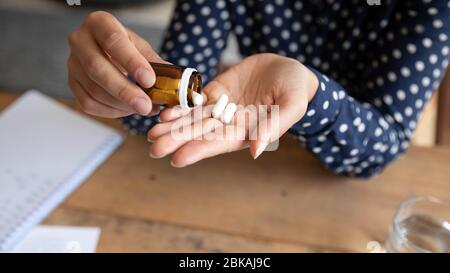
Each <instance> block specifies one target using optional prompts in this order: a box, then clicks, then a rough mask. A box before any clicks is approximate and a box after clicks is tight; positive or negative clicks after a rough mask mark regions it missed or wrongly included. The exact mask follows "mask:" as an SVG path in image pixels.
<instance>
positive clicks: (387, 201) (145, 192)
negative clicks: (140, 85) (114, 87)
mask: <svg viewBox="0 0 450 273" xmlns="http://www.w3.org/2000/svg"><path fill="white" fill-rule="evenodd" d="M15 98H16V96H15V95H12V94H11V93H6V92H0V109H3V108H4V107H6V106H7V105H8V104H9V103H11V102H12V101H13V100H14V99H15ZM68 104H69V105H74V103H71V102H68ZM98 120H101V121H102V122H105V123H107V124H109V125H111V126H113V127H116V128H118V129H119V130H122V131H123V129H122V127H121V125H120V124H119V122H117V121H115V120H103V119H98ZM148 147H149V144H148V143H147V141H146V138H145V137H143V136H132V135H129V136H128V137H127V139H126V141H125V143H124V144H123V145H122V146H121V147H120V148H119V149H118V150H117V151H116V152H115V153H114V154H113V155H112V156H111V157H110V158H109V159H108V160H107V161H106V162H105V163H104V164H103V165H102V166H101V167H100V168H98V169H97V171H95V173H94V174H93V175H92V176H91V177H90V178H89V179H88V180H87V181H86V182H85V183H84V184H83V185H82V186H81V187H80V188H79V189H78V190H76V191H75V192H74V193H73V194H72V195H71V196H70V197H69V198H67V199H66V200H65V202H64V203H63V204H62V205H61V206H59V207H58V208H57V209H56V210H55V211H54V212H53V213H52V214H51V215H50V216H49V217H48V218H47V219H46V220H45V224H54V225H75V226H98V227H100V228H101V237H100V241H99V245H98V249H97V250H98V251H101V252H108V251H138V252H141V251H146V252H147V251H150V252H153V251H156V252H166V251H194V252H196V251H201V252H205V251H208V252H209V251H212V252H216V251H218V252H229V251H242V252H247V251H257V252H259V251H269V252H272V251H275V252H323V251H324V252H328V251H357V252H366V251H368V250H367V248H366V246H367V243H368V242H369V241H378V242H380V243H383V242H384V241H385V239H386V238H387V234H388V230H389V225H390V223H391V219H392V217H393V214H394V211H395V209H396V208H397V206H398V205H399V203H400V202H401V201H402V200H403V199H404V198H406V197H408V196H410V195H413V194H417V195H434V196H437V197H441V198H444V199H447V200H448V199H450V149H448V148H419V147H412V148H410V149H409V151H408V152H407V154H406V156H405V157H402V158H401V159H399V160H397V162H395V163H394V164H392V165H391V166H390V167H389V168H388V169H386V171H385V172H384V173H383V174H382V175H380V176H378V177H376V178H373V179H371V180H356V179H349V178H342V177H336V176H333V175H332V174H330V173H328V172H327V171H325V170H324V169H323V167H322V166H321V165H320V163H319V162H318V160H316V159H315V158H314V157H313V156H312V155H311V154H309V153H308V152H306V151H304V150H303V149H302V148H301V146H300V145H298V144H297V143H296V142H295V141H294V140H292V139H290V138H287V137H284V138H283V139H282V141H281V144H280V148H279V150H278V151H276V152H266V153H264V154H263V155H262V156H261V157H260V158H259V159H258V160H256V161H254V160H253V159H252V158H251V157H250V155H249V153H248V151H242V152H237V153H232V154H227V155H222V156H219V157H216V158H212V159H208V160H204V161H202V162H200V163H198V164H195V165H194V166H190V167H187V168H184V169H175V168H173V167H171V166H170V164H169V159H168V158H164V159H159V160H155V159H151V158H149V157H148Z"/></svg>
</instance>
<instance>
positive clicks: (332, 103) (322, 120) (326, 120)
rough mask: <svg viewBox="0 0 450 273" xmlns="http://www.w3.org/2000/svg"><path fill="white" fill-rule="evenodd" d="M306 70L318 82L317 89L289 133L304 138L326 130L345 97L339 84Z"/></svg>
mask: <svg viewBox="0 0 450 273" xmlns="http://www.w3.org/2000/svg"><path fill="white" fill-rule="evenodd" d="M308 68H309V69H310V70H311V71H312V72H313V73H314V74H315V75H316V77H317V79H318V80H319V87H318V88H317V91H316V94H315V95H314V97H313V99H312V100H311V101H310V102H309V104H308V108H307V110H306V113H305V115H304V116H303V117H302V118H301V119H300V120H299V121H298V122H297V123H295V124H294V125H293V126H292V127H291V129H290V132H291V133H294V134H298V135H304V136H310V135H316V134H319V133H321V132H323V131H326V130H328V128H329V127H331V125H332V124H333V123H334V122H335V121H336V118H337V116H338V114H339V112H340V108H341V104H342V100H344V99H345V98H346V96H347V95H346V93H345V91H344V90H343V88H342V86H341V85H340V84H338V83H337V82H335V81H333V80H330V79H329V78H328V77H327V76H325V75H324V74H322V73H320V72H318V71H317V70H315V69H314V68H311V67H308Z"/></svg>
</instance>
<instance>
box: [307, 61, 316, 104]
mask: <svg viewBox="0 0 450 273" xmlns="http://www.w3.org/2000/svg"><path fill="white" fill-rule="evenodd" d="M304 67H305V70H306V76H305V78H306V83H307V84H306V85H305V86H306V87H307V88H306V89H307V90H306V92H307V95H308V102H311V101H312V99H313V98H314V96H315V95H316V93H317V90H318V89H319V79H318V78H317V76H316V74H315V73H314V72H312V71H311V70H310V69H309V68H308V67H306V66H304Z"/></svg>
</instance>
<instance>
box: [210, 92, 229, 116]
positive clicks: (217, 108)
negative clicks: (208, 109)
mask: <svg viewBox="0 0 450 273" xmlns="http://www.w3.org/2000/svg"><path fill="white" fill-rule="evenodd" d="M227 103H228V96H227V95H225V94H222V95H220V97H219V99H218V100H217V102H216V104H215V105H214V107H213V109H212V117H213V118H215V119H219V118H220V116H221V115H222V113H223V111H224V110H225V107H226V106H227Z"/></svg>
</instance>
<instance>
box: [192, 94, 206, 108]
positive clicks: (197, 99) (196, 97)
mask: <svg viewBox="0 0 450 273" xmlns="http://www.w3.org/2000/svg"><path fill="white" fill-rule="evenodd" d="M192 103H194V106H200V105H202V104H203V96H202V95H201V94H199V93H197V92H192Z"/></svg>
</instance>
